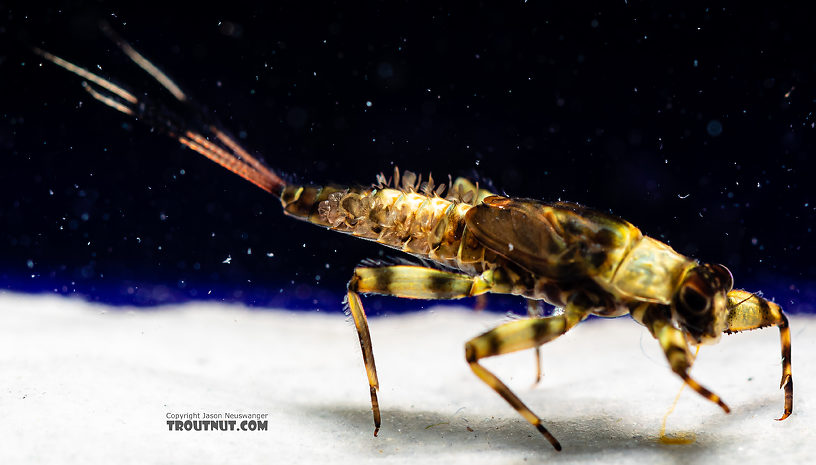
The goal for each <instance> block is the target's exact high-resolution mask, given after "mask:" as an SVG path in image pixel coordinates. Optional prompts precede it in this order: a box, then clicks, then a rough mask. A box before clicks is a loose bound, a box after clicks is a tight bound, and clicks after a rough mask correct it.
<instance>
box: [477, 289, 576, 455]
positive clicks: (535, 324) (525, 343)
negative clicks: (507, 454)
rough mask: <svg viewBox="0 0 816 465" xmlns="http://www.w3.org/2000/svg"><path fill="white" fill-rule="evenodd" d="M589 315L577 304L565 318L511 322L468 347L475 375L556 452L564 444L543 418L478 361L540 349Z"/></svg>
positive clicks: (564, 315) (489, 332)
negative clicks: (546, 425) (553, 433)
mask: <svg viewBox="0 0 816 465" xmlns="http://www.w3.org/2000/svg"><path fill="white" fill-rule="evenodd" d="M586 315H587V312H586V310H584V309H583V308H581V307H579V306H577V305H574V304H567V308H566V310H565V311H564V314H563V315H555V316H551V317H547V318H529V319H524V320H516V321H511V322H508V323H505V324H502V325H500V326H497V327H496V328H493V329H491V330H490V331H488V332H486V333H484V334H482V335H480V336H477V337H475V338H473V339H471V340H470V341H468V342H467V343H466V344H465V359H466V360H467V362H468V364H469V365H470V369H471V370H473V373H475V374H476V376H478V377H479V378H480V379H481V380H482V381H484V382H485V383H486V384H487V385H488V386H490V387H491V388H492V389H493V390H494V391H496V392H497V393H498V394H499V395H500V396H502V398H504V400H506V401H507V402H508V403H509V404H510V405H511V406H512V407H513V408H514V409H516V411H517V412H519V414H521V416H522V417H524V419H525V420H527V421H529V422H530V424H532V425H533V426H535V427H536V429H538V431H539V432H540V433H541V434H543V435H544V437H546V438H547V440H548V441H550V444H552V445H553V447H555V450H561V444H559V442H558V440H557V439H555V437H553V435H552V434H550V432H549V431H547V429H546V428H545V427H544V425H542V424H541V418H539V417H538V416H537V415H536V414H535V413H533V412H532V411H531V410H530V409H529V407H527V406H526V405H525V404H524V402H522V401H521V399H519V397H518V396H517V395H516V394H514V393H513V391H511V390H510V388H509V387H507V385H506V384H504V383H503V382H502V381H501V380H500V379H499V378H498V377H496V375H494V374H493V373H491V372H490V371H488V370H487V369H486V368H485V367H483V366H482V365H480V364H479V360H481V359H483V358H486V357H492V356H494V355H501V354H506V353H510V352H515V351H519V350H523V349H529V348H532V347H538V346H540V345H541V344H544V343H547V342H549V341H551V340H553V339H555V338H557V337H558V336H560V335H562V334H564V333H566V332H567V331H569V329H570V328H572V327H573V326H575V325H576V324H578V323H579V322H581V320H583V319H584V318H585V317H586Z"/></svg>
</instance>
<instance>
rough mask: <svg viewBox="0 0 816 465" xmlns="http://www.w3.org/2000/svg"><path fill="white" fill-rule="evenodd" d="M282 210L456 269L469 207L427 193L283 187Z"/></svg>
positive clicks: (406, 190) (327, 187)
mask: <svg viewBox="0 0 816 465" xmlns="http://www.w3.org/2000/svg"><path fill="white" fill-rule="evenodd" d="M281 203H282V204H283V208H284V211H285V212H286V213H287V214H289V215H292V216H295V217H298V218H301V219H304V220H307V221H309V222H311V223H314V224H318V225H320V226H324V227H327V228H330V229H333V230H335V231H340V232H344V233H348V234H352V235H354V236H357V237H362V238H365V239H369V240H373V241H376V242H379V243H380V244H383V245H387V246H389V247H393V248H396V249H399V250H402V251H404V252H407V253H410V254H413V255H418V256H422V257H427V258H430V259H431V260H435V261H438V262H440V263H443V264H445V265H449V266H454V267H457V268H460V265H459V263H458V260H457V254H458V252H459V245H460V241H461V238H462V233H463V230H464V227H465V219H464V215H465V213H466V212H467V211H468V210H469V209H470V208H472V207H473V205H471V204H469V203H467V202H463V201H461V200H459V199H457V198H454V197H451V196H449V197H447V198H442V197H439V196H438V195H437V194H436V193H435V192H433V191H431V190H430V189H425V192H417V191H415V190H413V189H394V188H388V187H385V188H373V187H367V188H364V187H341V186H332V185H329V186H286V188H285V189H284V190H283V192H282V194H281Z"/></svg>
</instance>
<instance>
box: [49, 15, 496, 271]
mask: <svg viewBox="0 0 816 465" xmlns="http://www.w3.org/2000/svg"><path fill="white" fill-rule="evenodd" d="M101 28H102V31H103V32H105V34H107V35H108V37H110V39H111V40H112V41H113V42H115V43H116V45H117V46H118V47H119V49H120V50H122V52H123V53H124V54H125V55H127V56H128V57H129V58H130V59H131V61H133V62H134V63H135V64H136V65H138V66H139V67H140V68H142V70H144V71H145V72H146V73H148V74H149V75H150V76H151V77H152V78H153V79H155V80H156V82H157V83H159V84H160V85H161V86H162V87H163V88H164V89H165V90H166V91H167V92H169V93H170V94H171V95H172V96H173V98H174V99H175V100H176V101H177V102H179V103H180V104H182V105H184V106H185V107H187V108H188V109H189V110H191V111H192V112H193V114H194V115H195V118H194V119H192V120H191V119H190V118H182V117H179V116H177V115H175V114H173V113H172V112H171V111H170V110H169V109H166V108H165V107H163V106H159V105H157V104H156V102H153V101H151V100H149V99H148V98H147V97H139V96H137V95H136V94H134V93H133V92H131V91H128V90H126V89H125V88H124V87H122V86H120V85H118V84H115V83H114V82H113V81H111V80H109V79H105V78H103V77H101V76H99V75H98V74H95V73H93V72H91V71H89V70H88V69H87V68H83V67H81V66H78V65H76V64H74V63H72V62H70V61H68V60H65V59H63V58H61V57H59V56H56V55H54V54H52V53H50V52H47V51H45V50H42V49H39V48H33V51H34V53H36V54H37V55H39V56H41V57H42V58H44V59H46V60H48V61H50V62H51V63H54V64H55V65H57V66H60V67H62V68H64V69H66V70H67V71H69V72H71V73H73V74H75V75H77V76H79V77H81V78H83V81H82V87H83V88H84V89H85V90H86V91H87V92H88V93H89V94H90V95H91V96H92V97H93V98H95V99H96V100H99V101H100V102H102V103H104V104H105V105H107V106H109V107H111V108H113V109H114V110H117V111H119V112H122V113H124V114H126V115H129V116H131V117H133V118H135V119H138V120H142V121H145V122H146V123H147V124H150V125H152V126H153V127H154V128H156V129H157V130H159V131H160V132H163V133H165V134H166V135H168V136H170V137H172V138H174V139H176V140H178V141H179V142H181V143H182V144H183V145H185V146H186V147H187V148H189V149H191V150H194V151H196V152H198V153H199V154H201V155H204V156H205V157H207V158H209V159H210V160H212V161H214V162H215V163H218V164H219V165H221V166H223V167H224V168H226V169H228V170H229V171H231V172H233V173H235V174H237V175H238V176H241V177H242V178H244V179H245V180H247V181H249V182H251V183H253V184H255V185H256V186H258V187H260V188H261V189H263V190H265V191H267V192H269V193H271V194H272V195H274V196H275V197H277V198H278V199H279V200H280V202H281V205H282V206H283V209H284V212H285V213H286V214H287V215H290V216H293V217H295V218H298V219H301V220H305V221H308V222H310V223H313V224H316V225H319V226H323V227H326V228H329V229H332V230H335V231H340V232H345V233H348V234H352V235H354V236H357V237H361V238H364V239H369V240H374V241H376V242H379V243H381V244H383V245H386V246H389V247H393V248H397V249H399V250H402V251H404V252H407V253H411V254H414V255H420V256H426V257H429V258H431V259H435V260H440V261H454V260H455V259H456V256H457V252H458V250H459V239H460V236H461V234H462V228H463V227H464V214H465V212H466V211H467V210H468V209H469V208H470V207H471V206H473V205H474V204H478V203H480V202H481V201H482V200H483V199H484V198H485V197H488V196H490V195H493V193H491V192H489V191H488V190H486V189H480V188H479V186H478V184H475V185H474V184H473V183H471V182H470V181H468V180H466V179H465V178H458V179H456V181H453V180H449V184H448V186H450V187H449V189H447V194H445V190H446V189H445V185H444V184H442V185H439V186H435V185H434V182H433V178H432V177H430V176H429V178H428V180H427V181H426V182H423V181H422V176H419V177H417V176H416V175H415V174H414V173H411V172H410V171H405V172H404V173H402V176H400V172H399V171H398V170H397V169H395V170H394V176H393V178H388V179H386V177H385V175H383V174H380V176H378V179H377V181H378V184H377V185H376V186H369V187H347V186H337V185H327V186H301V185H294V184H289V183H287V182H286V181H284V180H283V179H282V178H281V177H280V176H278V175H277V174H276V173H275V172H274V171H273V170H272V169H270V168H269V167H267V166H266V165H264V164H263V163H262V162H261V161H260V160H258V159H257V158H255V157H254V156H252V155H251V154H250V153H249V152H248V151H247V150H246V149H244V148H243V147H241V145H240V144H239V143H238V142H237V141H236V140H235V139H234V138H233V137H231V136H230V135H229V134H228V133H227V132H226V131H224V130H223V129H221V128H220V127H219V126H218V125H216V124H214V123H209V122H207V121H208V119H209V118H207V115H206V114H205V112H204V111H203V110H202V109H201V107H200V106H198V105H197V104H196V103H195V102H194V101H193V100H192V99H191V98H190V97H189V96H188V95H187V94H186V93H185V92H184V91H183V90H182V89H181V87H180V86H179V85H178V84H176V83H175V82H174V81H173V80H172V79H170V77H168V76H167V75H166V74H165V73H164V72H162V71H161V70H160V69H159V68H158V67H157V66H155V65H154V64H153V63H151V62H150V61H149V60H148V59H147V58H145V57H144V56H143V55H142V54H140V53H139V52H138V51H136V50H135V49H134V48H133V47H132V46H131V45H130V44H129V43H128V42H126V41H125V40H124V39H122V38H121V37H120V36H119V35H118V34H116V33H115V32H114V31H113V30H112V29H111V28H110V27H109V26H108V25H106V24H104V23H103V24H102V25H101ZM392 179H393V187H392V186H391V180H392Z"/></svg>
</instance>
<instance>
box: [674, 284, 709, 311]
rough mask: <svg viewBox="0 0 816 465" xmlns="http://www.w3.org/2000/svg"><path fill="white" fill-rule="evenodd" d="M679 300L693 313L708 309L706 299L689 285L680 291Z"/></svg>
mask: <svg viewBox="0 0 816 465" xmlns="http://www.w3.org/2000/svg"><path fill="white" fill-rule="evenodd" d="M680 300H682V301H683V305H684V306H685V307H686V308H687V309H688V310H690V311H692V312H693V313H702V312H704V311H706V310H708V305H709V302H708V299H707V298H706V297H705V296H704V295H702V294H700V293H699V292H697V291H696V290H695V289H694V288H692V287H691V286H686V287H684V288H683V291H682V292H681V293H680Z"/></svg>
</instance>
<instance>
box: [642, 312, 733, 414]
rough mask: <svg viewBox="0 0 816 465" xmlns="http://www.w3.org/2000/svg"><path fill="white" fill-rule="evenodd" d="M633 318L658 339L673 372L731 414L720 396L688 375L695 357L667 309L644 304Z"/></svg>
mask: <svg viewBox="0 0 816 465" xmlns="http://www.w3.org/2000/svg"><path fill="white" fill-rule="evenodd" d="M632 318H634V319H635V320H636V321H639V322H640V323H642V324H643V325H644V326H646V328H648V329H649V331H650V332H651V333H652V336H654V337H655V339H657V341H658V342H659V343H660V347H661V348H662V349H663V352H664V353H665V354H666V359H668V361H669V365H670V366H671V369H672V371H673V372H675V373H676V374H677V375H678V376H680V377H681V378H682V379H683V381H684V382H685V383H686V384H687V385H688V386H689V387H690V388H692V389H694V390H695V391H696V392H697V393H698V394H700V395H701V396H703V397H705V398H706V399H708V400H710V401H711V402H714V403H715V404H717V405H719V406H720V407H721V408H722V409H723V410H724V411H725V413H730V412H731V409H730V408H728V406H727V405H725V402H723V401H722V399H721V398H720V396H718V395H717V394H714V393H713V392H711V391H710V390H708V389H706V388H705V387H703V386H701V385H700V383H698V382H697V381H695V380H694V379H693V378H692V377H691V376H690V375H689V374H688V371H689V369H690V368H691V365H692V363H694V357H693V356H692V355H691V352H689V349H688V343H687V342H686V336H685V335H684V334H683V331H681V330H679V329H677V328H675V327H674V326H672V324H671V313H670V311H669V309H668V308H667V307H665V306H658V305H652V304H643V305H641V306H639V307H637V308H636V309H635V310H633V311H632Z"/></svg>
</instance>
